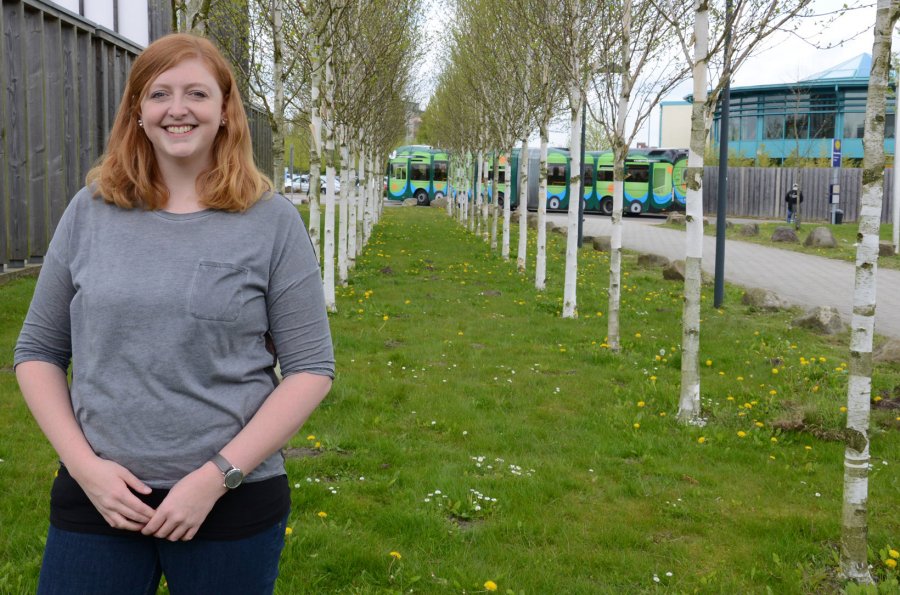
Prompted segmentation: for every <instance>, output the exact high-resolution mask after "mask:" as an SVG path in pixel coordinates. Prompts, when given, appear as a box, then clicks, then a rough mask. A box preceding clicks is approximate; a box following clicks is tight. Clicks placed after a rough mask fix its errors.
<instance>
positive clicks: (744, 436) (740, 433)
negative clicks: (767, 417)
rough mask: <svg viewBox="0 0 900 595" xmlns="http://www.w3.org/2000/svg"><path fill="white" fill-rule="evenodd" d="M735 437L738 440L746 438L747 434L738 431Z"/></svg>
mask: <svg viewBox="0 0 900 595" xmlns="http://www.w3.org/2000/svg"><path fill="white" fill-rule="evenodd" d="M737 435H738V438H746V436H747V432H745V431H744V430H740V431H739V432H738V433H737Z"/></svg>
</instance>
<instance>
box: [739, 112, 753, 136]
mask: <svg viewBox="0 0 900 595" xmlns="http://www.w3.org/2000/svg"><path fill="white" fill-rule="evenodd" d="M741 140H756V116H744V117H743V118H741Z"/></svg>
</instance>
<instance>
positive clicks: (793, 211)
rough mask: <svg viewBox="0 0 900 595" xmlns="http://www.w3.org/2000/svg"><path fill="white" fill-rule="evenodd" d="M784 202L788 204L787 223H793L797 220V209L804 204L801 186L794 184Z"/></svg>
mask: <svg viewBox="0 0 900 595" xmlns="http://www.w3.org/2000/svg"><path fill="white" fill-rule="evenodd" d="M784 202H786V203H787V222H788V223H791V222H794V221H796V220H797V207H798V206H799V205H800V203H802V202H803V193H802V192H800V186H798V185H797V183H796V182H794V185H793V186H791V189H790V190H788V193H787V194H785V195H784Z"/></svg>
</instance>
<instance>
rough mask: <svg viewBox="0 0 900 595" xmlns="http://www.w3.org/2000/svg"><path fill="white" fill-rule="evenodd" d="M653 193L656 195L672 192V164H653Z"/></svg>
mask: <svg viewBox="0 0 900 595" xmlns="http://www.w3.org/2000/svg"><path fill="white" fill-rule="evenodd" d="M653 193H654V194H656V195H657V196H663V195H665V194H671V193H672V166H671V165H669V164H668V163H654V164H653Z"/></svg>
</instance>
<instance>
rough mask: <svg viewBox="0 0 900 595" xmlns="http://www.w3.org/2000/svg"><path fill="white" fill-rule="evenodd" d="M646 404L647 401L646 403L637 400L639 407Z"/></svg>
mask: <svg viewBox="0 0 900 595" xmlns="http://www.w3.org/2000/svg"><path fill="white" fill-rule="evenodd" d="M644 405H646V403H644V402H643V401H638V402H637V406H638V407H643V406H644Z"/></svg>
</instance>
